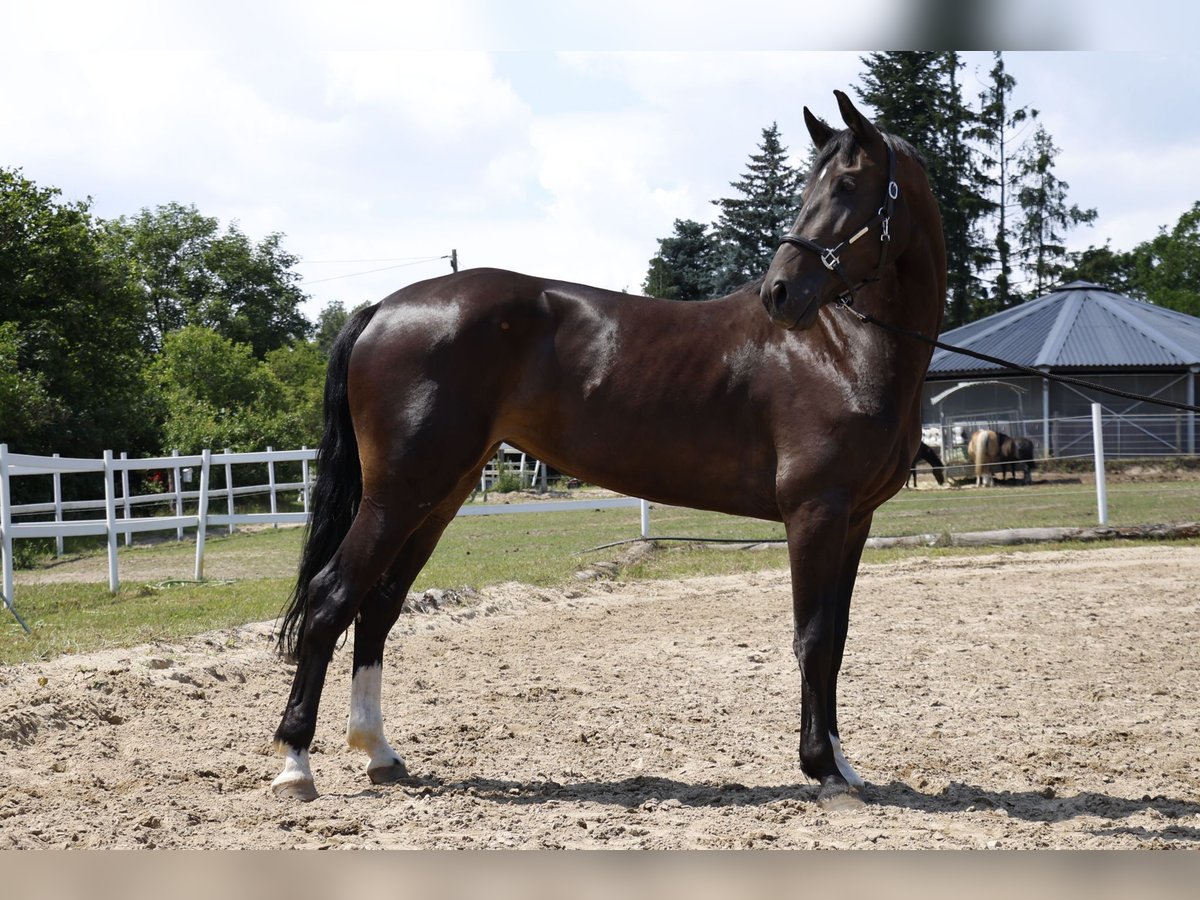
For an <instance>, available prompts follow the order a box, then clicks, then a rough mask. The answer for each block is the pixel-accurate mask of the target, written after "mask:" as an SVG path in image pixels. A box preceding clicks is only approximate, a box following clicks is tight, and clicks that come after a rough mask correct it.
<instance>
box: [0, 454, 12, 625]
mask: <svg viewBox="0 0 1200 900" xmlns="http://www.w3.org/2000/svg"><path fill="white" fill-rule="evenodd" d="M11 487H12V486H11V484H10V483H9V480H8V444H0V537H2V539H0V557H3V559H0V567H2V568H3V569H4V582H3V586H4V604H5V606H8V607H9V608H10V609H11V608H12V595H13V570H14V569H15V568H16V565H15V564H14V562H13V546H12V490H11Z"/></svg>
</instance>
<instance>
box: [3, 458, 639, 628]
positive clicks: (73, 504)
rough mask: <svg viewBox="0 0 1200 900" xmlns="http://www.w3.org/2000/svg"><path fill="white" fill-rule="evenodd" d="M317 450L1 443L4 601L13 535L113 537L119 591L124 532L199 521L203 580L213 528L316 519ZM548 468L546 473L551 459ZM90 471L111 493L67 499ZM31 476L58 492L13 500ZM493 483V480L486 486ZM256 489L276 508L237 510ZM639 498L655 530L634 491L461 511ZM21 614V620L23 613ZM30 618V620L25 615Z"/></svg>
mask: <svg viewBox="0 0 1200 900" xmlns="http://www.w3.org/2000/svg"><path fill="white" fill-rule="evenodd" d="M316 455H317V451H316V450H310V449H308V448H301V449H300V450H274V449H272V448H270V447H268V448H267V450H265V451H261V452H254V453H233V452H230V451H229V450H226V451H224V452H221V453H213V452H212V451H210V450H205V451H203V452H202V453H199V454H192V455H188V456H181V455H179V454H172V455H171V456H158V457H149V458H142V459H129V458H127V457H126V455H125V454H121V455H120V456H116V455H114V454H113V452H112V451H111V450H106V451H104V455H103V456H102V457H101V458H100V459H75V458H70V457H62V456H57V455H55V456H31V455H28V454H23V453H10V452H9V450H8V446H7V445H6V444H0V556H2V559H0V566H2V568H3V581H2V585H3V603H4V605H5V606H7V607H8V608H9V610H11V611H12V613H13V615H14V616H15V615H16V609H15V607H14V605H13V582H14V569H15V561H14V556H13V541H14V540H17V539H32V538H41V539H49V538H52V539H54V540H55V542H56V551H57V553H58V554H59V555H61V554H62V552H63V538H67V537H88V536H91V537H104V538H106V540H107V548H108V586H109V590H111V591H112V592H113V593H116V591H117V589H118V588H119V587H120V577H119V571H118V555H117V544H118V538H119V537H120V536H124V538H125V542H126V544H127V545H129V544H131V543H132V539H133V535H134V534H142V533H147V532H155V531H174V532H175V533H176V538H177V539H179V540H182V539H183V535H184V531H185V530H193V529H194V530H195V534H196V560H195V568H194V576H195V578H196V579H197V580H200V579H201V578H203V577H204V551H205V539H206V537H207V533H208V530H209V529H210V528H213V527H225V528H227V529H228V531H230V532H232V531H233V530H234V529H235V528H236V527H237V526H239V525H303V524H304V523H305V522H307V521H308V516H309V497H310V492H311V487H312V478H311V476H312V474H313V468H314V467H313V463H314V462H315V460H316ZM281 463H300V465H301V480H300V481H278V480H277V479H276V477H275V472H276V466H277V465H278V464H281ZM238 465H243V466H244V465H260V466H261V465H265V466H266V469H267V483H266V484H253V485H241V486H235V485H234V478H233V467H234V466H238ZM520 465H521V471H522V473H523V471H524V466H525V461H524V459H522V460H521V463H520ZM538 465H540V464H538ZM214 468H217V469H219V470H223V471H224V474H225V484H224V486H223V487H215V488H214V487H213V486H212V484H211V476H212V473H213V470H214ZM187 469H193V470H194V469H198V470H199V486H198V488H197V489H196V490H183V489H182V486H181V485H182V482H183V480H184V471H185V470H187ZM533 471H534V473H535V474H536V473H537V472H538V469H537V468H534V469H533ZM541 471H542V472H543V473H544V471H545V469H544V467H543V468H542V469H541ZM131 472H158V473H162V472H166V473H169V474H170V476H171V478H170V487H169V489H168V490H166V491H164V492H162V493H152V494H136V495H135V494H131V493H130V480H129V473H131ZM88 473H92V474H96V473H99V474H101V475H102V476H103V481H104V490H103V492H104V497H103V499H95V500H66V501H64V500H63V499H62V480H61V479H62V476H63V475H75V474H88ZM25 476H50V477H51V478H52V479H53V496H54V499H53V500H52V501H42V502H37V503H24V504H20V505H15V504H13V502H12V496H13V493H12V479H14V478H20V477H25ZM118 486H119V488H120V490H119V491H118ZM486 486H487V485H486V483H485V484H484V485H483V487H486ZM293 492H294V493H296V494H297V496H298V499H299V502H300V503H301V505H302V507H303V509H302V511H285V510H281V509H280V508H279V497H280V495H281V494H285V495H286V494H290V493H293ZM251 495H258V496H264V495H265V496H266V497H267V502H268V505H269V511H268V512H237V511H236V509H235V504H234V500H235V498H237V497H247V496H251ZM222 499H224V500H225V504H224V505H225V511H224V512H216V511H214V510H213V509H212V508H211V507H212V505H213V501H217V503H220V501H221V500H222ZM193 504H194V509H195V512H188V513H185V512H184V507H185V505H187V506H189V507H190V506H192V505H193ZM150 505H156V506H164V505H165V506H167V507H168V508H170V509H171V510H172V513H173V514H170V515H153V516H142V517H135V516H134V515H133V512H134V510H135V509H136V508H139V507H146V506H150ZM639 505H640V506H641V507H642V536H643V537H645V536H647V535H648V533H649V532H648V529H649V519H648V505H647V504H646V502H645V501H641V500H638V499H636V498H633V497H614V498H606V499H596V500H568V501H560V502H555V501H540V502H537V503H526V504H486V503H484V504H472V505H470V506H465V507H463V508H462V509H460V510H459V513H458V514H459V515H476V516H477V515H500V514H509V513H523V512H535V511H536V512H556V511H566V510H573V509H593V508H612V507H633V506H639ZM96 511H102V515H101V516H97V517H93V518H67V513H73V514H74V513H88V512H96ZM28 516H52V518H51V519H49V520H44V521H14V517H18V518H24V517H28ZM17 619H18V621H20V617H19V616H18V617H17ZM22 624H24V623H23V622H22Z"/></svg>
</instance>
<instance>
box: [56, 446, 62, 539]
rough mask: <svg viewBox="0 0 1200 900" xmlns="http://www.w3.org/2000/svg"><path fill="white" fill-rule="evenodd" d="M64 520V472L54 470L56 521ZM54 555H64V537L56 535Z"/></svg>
mask: <svg viewBox="0 0 1200 900" xmlns="http://www.w3.org/2000/svg"><path fill="white" fill-rule="evenodd" d="M54 458H55V459H58V454H57V453H55V454H54ZM62 520H63V508H62V472H60V471H58V470H57V469H55V470H54V521H55V522H61V521H62ZM54 555H55V556H62V555H63V536H62V535H61V534H56V535H55V536H54Z"/></svg>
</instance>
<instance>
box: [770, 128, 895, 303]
mask: <svg viewBox="0 0 1200 900" xmlns="http://www.w3.org/2000/svg"><path fill="white" fill-rule="evenodd" d="M884 146H885V147H886V148H887V155H888V184H887V190H886V192H885V193H886V196H885V197H884V200H883V206H881V207H879V212H877V213H875V215H874V216H873V217H872V218H871V220H870V221H869V222H867V224H866V225H864V226H863V227H862V228H860V229H859V230H858V231H856V232H855V233H854V234H853V235H852V236H851V237H849V238H847V239H846V240H844V241H842V242H841V243H839V244H838V245H837V246H836V247H822V246H821V245H820V244H818V243H817V242H816V241H811V240H809V239H808V238H806V237H801V236H800V235H798V234H791V233H788V234H785V235H784V236H783V237H781V238H780V239H779V242H780V244H781V245H782V244H794V245H795V246H797V247H802V248H804V249H805V250H811V251H812V252H813V253H815V254H817V255H818V256H819V257H820V258H821V262H822V263H823V264H824V266H825V268H827V269H828V270H829V271H830V272H833V273H834V274H835V275H837V276H838V277H839V278H841V279H842V282H843V283H844V284H845V285H846V290H845V291H844V292H843V293H841V294H839V295H838V298H839V299H840V300H841V301H842V303H844V304H846V305H849V304H851V303H853V302H854V291H855V289H856V288H860V287H862V286H863V285H864V284H870V283H871V282H872V281H878V280H879V279H880V278H881V277H882V275H883V265H884V263H885V262H886V261H887V246H888V243H889V242H890V241H891V239H892V235H891V232H890V231H889V230H888V227H889V223H890V222H891V218H892V212H893V210H894V209H895V206H896V199H897V198H898V197H899V196H900V187H899V186H898V185H897V184H896V153H895V151H893V150H892V146H891V144H888V143H887V142H886V141H885V142H884ZM876 220H879V221H880V223H881V224H880V229H879V265H878V266H877V267H876V269H875V274H874V275H873V276H871V277H870V278H864V279H863V280H862V281H860V282H858V284H855V283H854V282H852V281H851V280H850V276H848V275H847V274H846V270H845V268H844V267H843V266H842V260H841V257H839V256H838V254H839V253H840V252H841V251H842V249H843V248H846V247H849V246H850V245H851V244H853V243H854V242H855V241H857V240H858V239H859V238H861V237H862V236H863V235H865V234H867V232H869V231H870V230H871V226H872V225H874V224H875V222H876Z"/></svg>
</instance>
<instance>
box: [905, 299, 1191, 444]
mask: <svg viewBox="0 0 1200 900" xmlns="http://www.w3.org/2000/svg"><path fill="white" fill-rule="evenodd" d="M941 340H942V341H943V342H945V343H947V344H953V345H955V346H957V347H963V348H966V349H969V350H974V351H977V352H979V353H985V354H988V355H990V356H995V357H1000V358H1002V359H1006V360H1010V361H1012V362H1014V363H1017V364H1019V365H1023V366H1029V367H1031V368H1035V369H1039V370H1041V371H1044V372H1048V373H1059V374H1066V375H1071V376H1074V377H1076V378H1082V379H1085V380H1087V381H1091V382H1094V383H1096V384H1100V385H1104V386H1106V387H1113V388H1117V389H1119V390H1124V391H1128V392H1132V393H1136V394H1140V395H1143V396H1147V397H1161V398H1164V399H1169V400H1174V401H1179V402H1185V403H1189V404H1193V405H1194V404H1195V403H1196V380H1197V378H1196V375H1197V373H1198V372H1200V318H1196V317H1194V316H1189V315H1185V314H1184V313H1180V312H1176V311H1174V310H1170V309H1164V308H1163V307H1160V306H1155V305H1154V304H1152V303H1146V302H1144V301H1141V300H1134V299H1133V298H1131V297H1126V296H1123V295H1121V294H1117V293H1114V292H1113V291H1110V290H1107V289H1105V288H1103V287H1101V286H1100V285H1097V284H1091V283H1089V282H1085V281H1074V282H1071V283H1070V284H1066V285H1063V286H1062V287H1060V288H1057V289H1056V290H1054V291H1052V292H1051V293H1049V294H1046V295H1045V296H1043V297H1039V298H1037V299H1036V300H1031V301H1029V302H1028V303H1023V304H1021V305H1020V306H1015V307H1012V308H1011V309H1006V310H1003V311H1002V312H999V313H996V314H995V315H992V316H988V317H987V318H985V319H980V320H978V321H976V322H971V323H969V324H967V325H964V326H962V327H961V328H955V329H953V330H951V331H947V332H945V333H944V334H942V335H941ZM1093 402H1098V403H1100V404H1101V405H1102V406H1103V407H1104V410H1105V421H1106V424H1105V446H1106V448H1109V447H1111V448H1112V449H1110V450H1107V452H1109V453H1112V454H1115V455H1126V456H1129V455H1155V454H1177V453H1195V452H1196V437H1197V435H1196V421H1195V418H1196V417H1195V414H1194V413H1187V412H1180V411H1178V410H1175V409H1171V408H1169V407H1162V406H1156V405H1154V404H1152V403H1148V402H1146V401H1138V400H1128V399H1124V398H1120V397H1115V396H1112V395H1109V394H1105V393H1102V392H1099V391H1092V390H1089V389H1087V388H1081V387H1078V386H1075V385H1068V384H1062V383H1059V382H1054V381H1051V380H1050V379H1047V378H1037V377H1035V376H1031V375H1027V374H1024V373H1021V372H1018V371H1016V370H1014V369H1011V368H1005V367H1003V366H999V365H996V364H994V363H989V362H984V361H982V360H978V359H975V358H973V357H970V356H966V355H964V354H962V353H955V352H953V351H949V350H941V349H938V350H935V351H934V354H933V358H932V360H931V361H930V365H929V373H928V375H927V376H926V389H925V403H924V421H925V422H926V423H927V424H928V425H937V426H938V427H939V429H940V430H941V431H942V433H943V435H944V438H943V446H944V447H945V446H950V445H957V444H958V443H959V442H960V441H961V433H962V430H963V429H964V428H970V429H973V428H975V427H992V428H994V429H997V430H1002V431H1004V432H1006V433H1008V434H1024V435H1027V436H1029V437H1031V438H1033V439H1034V441H1035V443H1036V444H1038V445H1039V455H1053V456H1060V457H1061V456H1069V455H1073V454H1074V453H1078V452H1083V451H1085V450H1086V449H1087V445H1088V444H1089V442H1090V440H1091V437H1090V429H1091V425H1090V419H1089V418H1088V417H1089V416H1090V409H1091V404H1092V403H1093ZM1110 428H1111V432H1110Z"/></svg>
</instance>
